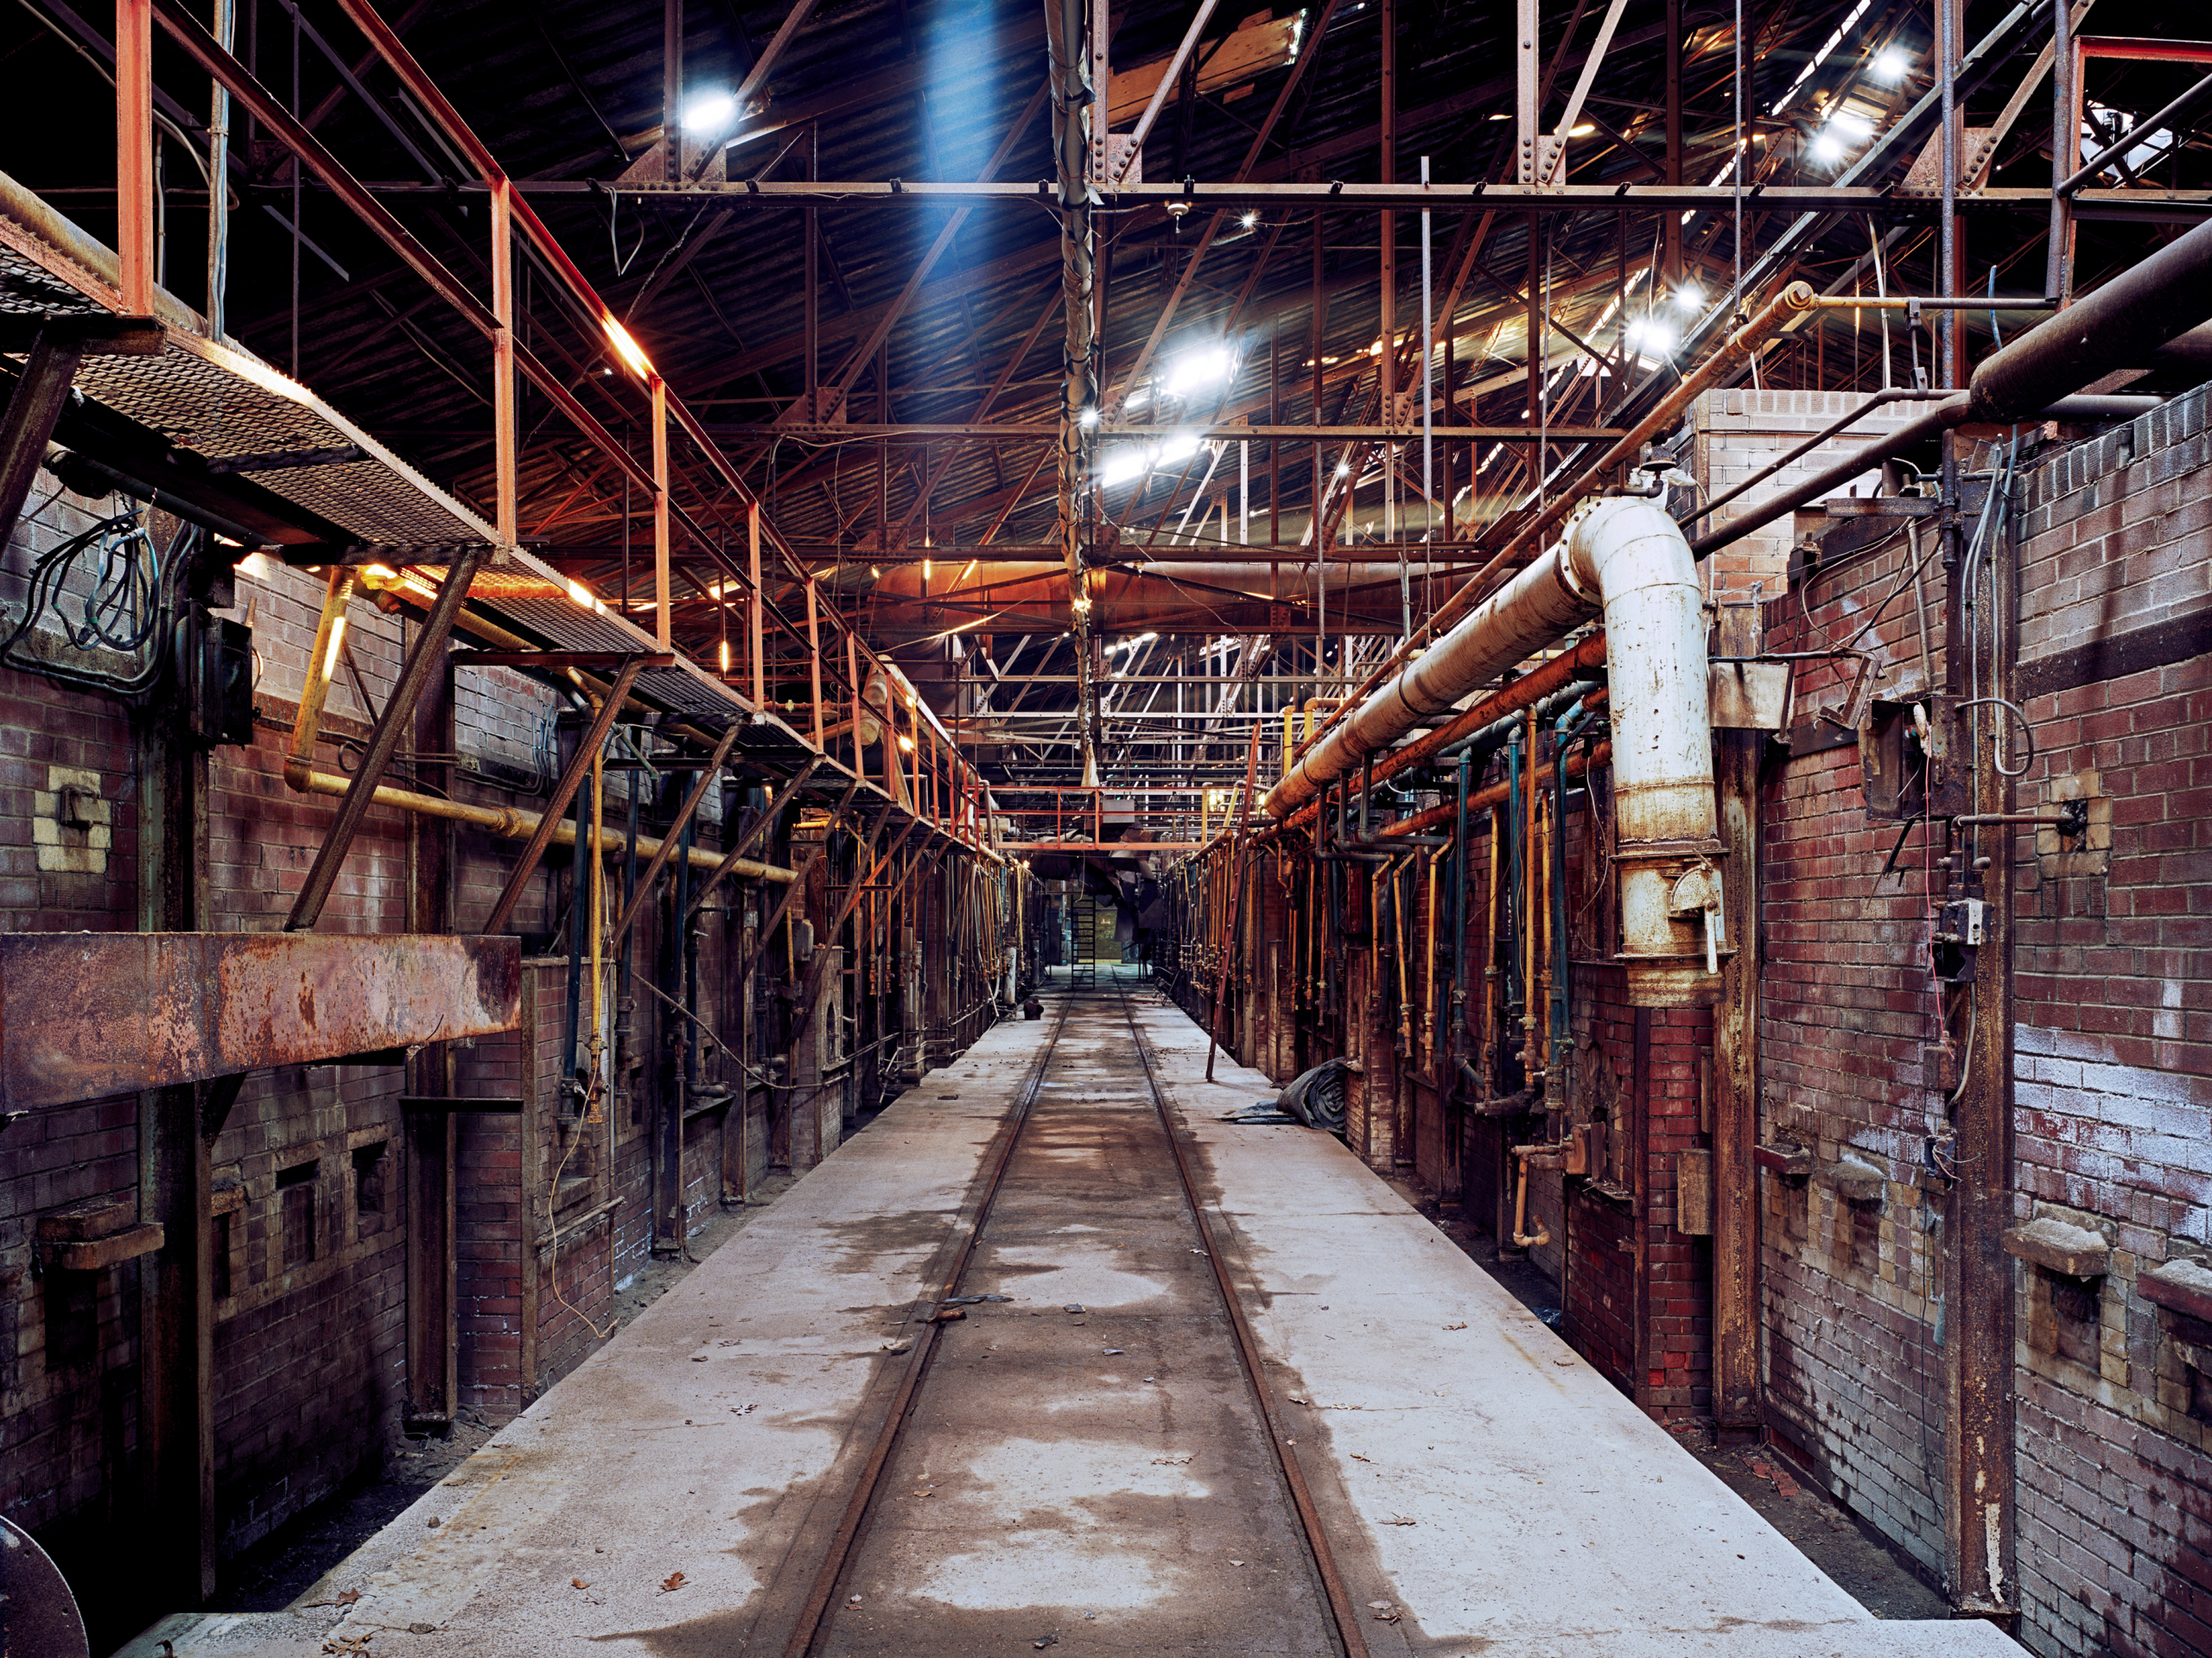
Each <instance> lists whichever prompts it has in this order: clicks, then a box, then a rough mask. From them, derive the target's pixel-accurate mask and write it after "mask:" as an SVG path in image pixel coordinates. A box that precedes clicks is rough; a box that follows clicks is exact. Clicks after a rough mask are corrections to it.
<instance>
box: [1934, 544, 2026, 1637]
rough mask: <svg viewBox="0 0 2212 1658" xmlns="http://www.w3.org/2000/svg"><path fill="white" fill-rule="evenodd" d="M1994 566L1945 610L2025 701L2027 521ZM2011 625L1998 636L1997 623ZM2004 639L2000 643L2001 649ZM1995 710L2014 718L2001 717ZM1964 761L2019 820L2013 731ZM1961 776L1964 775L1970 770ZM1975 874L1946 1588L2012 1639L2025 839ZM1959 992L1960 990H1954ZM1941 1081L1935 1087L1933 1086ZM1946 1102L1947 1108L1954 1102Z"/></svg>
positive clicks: (1954, 595) (1953, 1251)
mask: <svg viewBox="0 0 2212 1658" xmlns="http://www.w3.org/2000/svg"><path fill="white" fill-rule="evenodd" d="M2004 517H2005V524H2006V533H2005V537H2004V539H2003V541H2002V542H2001V543H1999V549H1998V550H1997V551H1996V553H1995V554H1994V555H1993V557H1992V558H1991V560H1990V564H1989V579H1990V580H1991V581H1992V582H1993V585H1994V586H1995V588H1996V592H1995V594H1994V595H1993V599H1994V602H1993V604H1991V605H1988V606H1983V607H1976V609H1975V610H1974V612H1971V613H1969V612H1967V611H1966V610H1965V606H1964V600H1965V598H1966V597H1967V591H1966V582H1965V581H1964V580H1963V578H1962V575H1961V573H1960V572H1959V570H1958V569H1957V568H1956V567H1954V568H1953V569H1951V570H1950V571H1949V572H1948V575H1949V579H1948V581H1947V583H1946V593H1945V601H1946V602H1945V607H1946V609H1947V610H1948V611H1949V613H1950V614H1951V615H1952V616H1955V617H1960V618H1961V624H1960V626H1959V628H1958V629H1957V630H1955V631H1956V632H1966V631H1967V630H1970V629H1979V630H1980V632H1981V638H1980V644H1981V645H1982V646H1983V647H1984V649H1983V652H1982V657H1983V660H1985V661H1986V662H1987V663H1988V664H1989V672H1990V677H1991V680H1992V681H1993V683H1986V684H1985V685H1984V686H1983V687H1982V688H1981V694H1983V695H1987V696H1996V697H2001V698H2005V699H2007V700H2009V701H2011V702H2017V701H2018V684H2017V677H2018V676H2017V673H2016V667H2017V657H2016V655H2015V650H2016V646H2015V643H2014V642H2015V641H2016V640H2017V638H2018V633H2019V629H2018V616H2019V609H2018V607H2019V594H2018V585H2017V577H2016V574H2015V572H2016V570H2017V568H2018V567H2017V564H2016V562H2015V560H2016V556H2017V554H2016V548H2015V543H2014V541H2013V538H2012V533H2011V526H2012V524H2013V523H2014V522H2015V518H2014V514H2013V513H2012V511H2009V510H2007V511H2005V515H2004ZM1998 616H2001V617H2003V618H2004V619H2005V623H2004V626H2003V627H2002V628H2001V629H1993V626H1992V625H1993V621H1994V619H1995V617H1998ZM1993 631H1994V632H1996V633H1997V634H1998V635H1999V637H1997V638H1993V637H1992V632H1993ZM1967 654H1968V652H1967V651H1966V650H1963V649H1957V648H1954V649H1952V650H1951V651H1948V653H1947V656H1946V663H1945V676H1946V680H1947V688H1948V690H1949V692H1950V694H1951V696H1952V697H1958V696H1963V695H1966V694H1967V693H1966V692H1965V690H1964V688H1963V682H1964V680H1965V677H1966V670H1965V665H1964V664H1965V662H1966V659H1967ZM1989 712H2001V710H1991V711H1989ZM1950 717H1955V718H1956V719H1957V721H1958V726H1957V727H1956V728H1955V730H1954V732H1953V734H1952V740H1951V752H1952V753H1954V754H1955V755H1963V754H1967V753H1972V754H1973V756H1974V765H1973V777H1972V783H1971V785H1970V786H1971V788H1972V791H1973V792H1972V799H1973V802H1974V805H1973V809H1972V810H1974V812H1976V813H1987V814H1999V813H2004V812H2009V811H2011V810H2012V784H2011V781H2010V780H2009V779H2008V778H2006V777H2005V775H2004V773H2003V772H2000V771H1999V769H1998V766H1997V760H1998V758H1999V756H1998V753H1997V747H1996V744H1997V740H1998V734H1999V731H2001V730H2002V729H2003V727H2002V726H2001V724H2000V723H1999V721H1997V720H1995V719H1992V718H1989V717H1988V714H1987V713H1984V715H1983V716H1982V717H1981V718H1980V719H1976V718H1974V714H1973V713H1972V712H1971V711H1961V712H1960V713H1958V714H1957V715H1955V716H1950ZM1957 769H1961V770H1962V769H1964V766H1963V765H1962V764H1961V765H1959V766H1958V767H1957ZM1953 834H1954V836H1955V840H1954V848H1955V850H1956V851H1957V852H1958V853H1959V854H1961V858H1960V865H1959V866H1958V867H1961V868H1962V870H1963V872H1964V873H1962V874H1961V875H1960V876H1957V877H1955V883H1956V885H1955V891H1957V892H1958V893H1961V895H1963V896H1965V897H1967V898H1979V899H1981V900H1982V905H1983V907H1982V929H1983V931H1982V943H1981V949H1980V953H1979V959H1978V961H1977V963H1976V969H1977V970H1976V974H1975V977H1974V981H1973V983H1971V984H1970V985H1967V986H1964V987H1960V989H1961V992H1962V993H1963V994H1964V995H1965V997H1966V998H1967V1009H1966V1017H1967V1020H1968V1021H1969V1022H1970V1023H1971V1025H1972V1032H1971V1034H1969V1035H1963V1036H1962V1037H1961V1040H1960V1043H1959V1045H1960V1047H1961V1049H1964V1050H1966V1053H1965V1058H1964V1063H1965V1066H1966V1071H1965V1075H1964V1076H1963V1077H1961V1079H1960V1082H1959V1085H1958V1089H1957V1091H1956V1093H1955V1095H1954V1096H1952V1098H1951V1100H1950V1102H1949V1109H1950V1121H1951V1128H1952V1129H1953V1131H1954V1133H1955V1134H1956V1135H1957V1145H1958V1149H1957V1152H1956V1153H1955V1157H1956V1166H1957V1169H1958V1179H1957V1182H1956V1184H1955V1185H1953V1187H1952V1188H1951V1191H1950V1194H1949V1196H1948V1199H1947V1200H1946V1212H1945V1215H1944V1219H1943V1242H1944V1246H1945V1247H1944V1248H1943V1251H1942V1258H1943V1313H1944V1342H1943V1387H1944V1404H1945V1409H1944V1412H1943V1424H1944V1446H1943V1451H1944V1456H1943V1467H1944V1492H1943V1534H1944V1568H1945V1569H1944V1579H1945V1581H1946V1582H1947V1583H1948V1585H1949V1586H1950V1594H1951V1605H1952V1612H1953V1615H1954V1616H1955V1617H1980V1618H1987V1619H1989V1620H1991V1621H1993V1622H1995V1623H1999V1624H2001V1625H2003V1626H2004V1627H2005V1629H2007V1630H2008V1631H2009V1630H2010V1629H2012V1626H2013V1624H2014V1623H2015V1622H2016V1620H2017V1618H2018V1598H2017V1595H2018V1591H2017V1587H2016V1585H2018V1582H2019V1576H2018V1566H2017V1562H2016V1560H2015V1551H2016V1540H2017V1535H2018V1519H2017V1507H2016V1497H2017V1488H2016V1483H2015V1469H2014V1463H2013V1401H2012V1374H2013V1328H2012V1326H2013V1310H2014V1309H2013V1289H2012V1283H2013V1270H2014V1269H2013V1265H2012V1257H2011V1256H2010V1255H2007V1254H2005V1249H2004V1246H2003V1242H2002V1240H2003V1235H2004V1231H2005V1228H2006V1227H2008V1226H2010V1225H2012V1224H2013V1223H2014V1221H2015V1219H2016V1218H2017V1217H2015V1216H2014V1214H2013V1212H2012V1104H2013V1102H2012V937H2013V887H2012V865H2011V859H2010V857H2009V856H2008V855H2007V854H2008V852H2009V848H2010V847H2011V844H2012V842H2011V836H2012V829H2010V828H1999V829H1995V830H1989V829H1982V830H1979V831H1967V830H1961V829H1954V830H1953ZM1976 852H1983V853H1988V854H1992V856H1993V859H1994V861H1993V866H1992V867H1991V869H1990V871H1989V878H1988V879H1987V880H1984V879H1983V878H1982V876H1981V874H1980V872H1978V871H1976V870H1975V869H1974V854H1975V853H1976ZM1947 988H1948V987H1947ZM1926 1080H1928V1079H1923V1081H1926ZM1936 1098H1937V1099H1938V1100H1939V1101H1940V1100H1941V1098H1942V1096H1941V1095H1940V1094H1938V1095H1937V1096H1936Z"/></svg>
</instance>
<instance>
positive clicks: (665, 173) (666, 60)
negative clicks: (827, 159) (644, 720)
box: [660, 0, 683, 645]
mask: <svg viewBox="0 0 2212 1658" xmlns="http://www.w3.org/2000/svg"><path fill="white" fill-rule="evenodd" d="M660 143H661V176H662V177H663V178H664V179H666V180H667V181H668V182H669V183H671V184H676V183H679V182H681V181H682V180H683V0H661V14H660ZM661 643H662V644H663V645H665V644H667V643H668V641H667V640H666V639H663V640H662V641H661Z"/></svg>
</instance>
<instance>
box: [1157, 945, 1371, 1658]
mask: <svg viewBox="0 0 2212 1658" xmlns="http://www.w3.org/2000/svg"><path fill="white" fill-rule="evenodd" d="M1117 988H1118V987H1117ZM1120 994H1121V998H1122V1017H1123V1018H1124V1019H1126V1020H1128V1026H1129V1039H1130V1041H1131V1044H1132V1045H1133V1046H1134V1047H1135V1051H1136V1056H1137V1063H1138V1064H1141V1065H1142V1066H1143V1067H1144V1082H1145V1088H1146V1089H1147V1091H1148V1092H1149V1093H1150V1094H1151V1096H1152V1104H1153V1109H1154V1110H1155V1111H1157V1112H1158V1113H1159V1114H1160V1127H1161V1128H1163V1129H1164V1130H1165V1131H1166V1135H1167V1147H1168V1149H1169V1150H1170V1151H1172V1152H1173V1153H1174V1154H1175V1173H1176V1177H1177V1178H1179V1179H1180V1180H1181V1181H1182V1183H1183V1199H1184V1201H1185V1203H1187V1204H1190V1206H1191V1219H1192V1223H1194V1224H1195V1225H1196V1226H1197V1227H1198V1241H1199V1242H1201V1243H1203V1244H1205V1251H1206V1261H1207V1264H1208V1265H1210V1266H1211V1267H1212V1268H1213V1279H1214V1284H1215V1286H1217V1288H1218V1289H1219V1290H1220V1292H1221V1301H1222V1305H1223V1306H1224V1308H1225V1309H1226V1310H1227V1312H1228V1313H1229V1322H1230V1327H1231V1328H1232V1329H1234V1330H1235V1331H1236V1353H1237V1357H1238V1358H1239V1359H1240V1360H1241V1361H1242V1362H1243V1367H1244V1379H1245V1381H1246V1382H1248V1383H1249V1384H1250V1387H1251V1389H1252V1399H1253V1402H1254V1403H1255V1405H1257V1406H1258V1407H1259V1411H1260V1420H1261V1421H1262V1423H1264V1424H1265V1425H1266V1427H1267V1430H1268V1443H1269V1444H1270V1445H1273V1446H1274V1453H1275V1465H1276V1466H1277V1467H1279V1468H1280V1469H1281V1471H1282V1478H1283V1483H1284V1484H1285V1485H1286V1486H1287V1487H1288V1488H1289V1490H1290V1500H1291V1502H1292V1503H1293V1505H1294V1507H1295V1508H1296V1509H1297V1510H1298V1522H1299V1525H1300V1527H1301V1528H1303V1530H1304V1531H1305V1534H1306V1547H1307V1548H1308V1549H1309V1550H1310V1551H1311V1552H1312V1553H1313V1570H1314V1573H1315V1575H1317V1576H1318V1577H1319V1579H1321V1587H1322V1590H1323V1591H1324V1592H1325V1594H1326V1595H1327V1596H1328V1599H1329V1611H1330V1614H1331V1615H1332V1617H1334V1618H1335V1619H1336V1624H1337V1636H1338V1640H1340V1641H1341V1642H1343V1643H1344V1655H1345V1658H1368V1652H1367V1637H1366V1636H1364V1635H1363V1634H1362V1633H1361V1631H1360V1627H1359V1611H1358V1609H1357V1607H1355V1606H1354V1605H1353V1604H1352V1600H1351V1591H1348V1590H1347V1589H1346V1588H1345V1587H1344V1579H1343V1577H1342V1576H1341V1575H1340V1574H1339V1573H1338V1571H1337V1561H1336V1555H1335V1553H1334V1552H1333V1551H1332V1549H1331V1548H1330V1547H1329V1539H1328V1534H1327V1533H1326V1531H1325V1529H1324V1528H1323V1527H1322V1524H1321V1515H1320V1511H1319V1509H1316V1508H1315V1507H1314V1503H1313V1492H1312V1491H1311V1490H1309V1489H1308V1488H1307V1486H1306V1472H1305V1470H1304V1469H1303V1468H1301V1467H1300V1465H1299V1461H1298V1454H1297V1440H1296V1436H1295V1435H1294V1434H1293V1433H1291V1432H1290V1431H1289V1429H1288V1428H1287V1426H1286V1425H1285V1424H1284V1422H1283V1420H1282V1416H1281V1412H1280V1411H1279V1410H1278V1409H1277V1407H1276V1405H1275V1397H1274V1390H1273V1389H1272V1388H1269V1387H1268V1375H1267V1369H1266V1367H1265V1366H1264V1365H1263V1364H1262V1362H1261V1358H1260V1344H1259V1341H1258V1338H1257V1337H1255V1336H1254V1335H1253V1333H1252V1324H1251V1321H1250V1320H1249V1318H1246V1317H1245V1314H1244V1304H1243V1300H1242V1299H1239V1297H1238V1295H1237V1293H1236V1284H1235V1283H1234V1282H1233V1281H1232V1280H1230V1276H1229V1264H1228V1262H1226V1261H1224V1260H1223V1259H1222V1255H1221V1250H1220V1248H1218V1247H1217V1245H1216V1244H1215V1242H1214V1236H1213V1228H1212V1226H1211V1224H1210V1223H1208V1222H1207V1220H1206V1211H1205V1205H1204V1204H1201V1203H1200V1202H1199V1201H1198V1182H1197V1181H1196V1180H1195V1179H1193V1178H1192V1174H1191V1159H1190V1156H1189V1154H1188V1153H1186V1152H1185V1150H1184V1147H1183V1133H1182V1130H1181V1129H1180V1128H1179V1126H1178V1125H1177V1123H1176V1121H1175V1119H1174V1117H1173V1115H1172V1114H1171V1113H1170V1112H1169V1111H1168V1109H1167V1098H1166V1095H1164V1094H1162V1093H1161V1092H1160V1078H1159V1075H1158V1073H1157V1072H1156V1071H1155V1070H1154V1068H1153V1063H1152V1045H1151V1044H1150V1043H1149V1042H1147V1041H1146V1040H1145V1034H1144V1031H1143V1028H1142V1027H1141V1026H1139V1025H1138V1023H1137V1020H1136V1014H1135V1013H1134V1012H1133V1011H1132V1010H1131V1008H1130V1007H1129V996H1128V991H1126V990H1123V991H1121V993H1120Z"/></svg>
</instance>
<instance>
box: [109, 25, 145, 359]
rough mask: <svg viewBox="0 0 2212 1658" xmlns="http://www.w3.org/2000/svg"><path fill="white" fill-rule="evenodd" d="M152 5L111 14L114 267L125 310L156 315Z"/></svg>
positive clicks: (137, 313)
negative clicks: (112, 47) (113, 74)
mask: <svg viewBox="0 0 2212 1658" xmlns="http://www.w3.org/2000/svg"><path fill="white" fill-rule="evenodd" d="M153 29H154V8H153V0H117V5H116V13H115V211H116V219H117V225H116V245H115V251H116V263H117V264H118V268H119V271H120V275H121V277H122V282H121V287H122V290H123V308H124V311H125V312H126V313H128V314H130V315H132V316H150V315H152V314H153V310H154V40H153Z"/></svg>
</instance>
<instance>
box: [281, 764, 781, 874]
mask: <svg viewBox="0 0 2212 1658" xmlns="http://www.w3.org/2000/svg"><path fill="white" fill-rule="evenodd" d="M285 780H286V781H287V782H290V781H291V780H292V779H291V774H290V772H289V770H288V772H287V775H286V779H285ZM293 786H294V787H295V788H299V789H301V790H302V792H304V793H307V794H318V795H343V794H344V793H345V792H346V790H347V789H349V788H351V787H352V786H353V779H352V778H342V777H334V776H333V775H332V774H331V773H329V772H306V773H305V774H304V782H303V784H302V783H295V784H294V785H293ZM372 804H376V805H378V806H385V807H390V808H391V809H392V810H397V811H407V812H414V813H416V814H417V815H418V816H423V817H442V818H443V819H445V820H446V821H447V822H448V823H467V824H471V825H473V826H474V827H475V828H477V829H488V830H490V831H491V832H492V833H493V835H499V837H500V838H501V839H503V840H508V841H526V840H528V839H529V838H530V837H531V835H533V834H535V833H536V832H537V825H538V822H539V815H538V814H537V813H536V812H526V811H523V810H518V808H515V807H512V806H471V805H469V804H467V803H465V802H463V801H459V800H441V799H439V798H438V797H436V796H435V795H426V794H418V793H416V791H414V790H412V789H394V788H392V787H391V786H389V785H381V784H380V785H378V788H377V791H376V793H375V795H374V796H373V797H372ZM575 843H576V828H575V824H574V823H570V822H569V821H568V820H567V819H565V818H563V820H562V821H561V822H560V823H557V824H556V825H555V826H554V829H553V844H554V845H555V846H569V847H572V846H574V845H575ZM628 844H629V839H628V836H627V835H625V834H617V833H616V832H615V831H614V830H613V829H601V830H600V831H599V852H600V855H601V857H606V856H607V855H608V854H611V853H616V852H620V851H622V850H623V849H624V848H626V847H627V846H628ZM660 847H661V843H660V842H659V841H658V839H657V838H656V837H654V836H652V835H639V837H638V850H639V852H641V853H643V854H645V855H646V856H648V857H651V856H652V855H653V854H655V853H658V851H659V850H660ZM721 861H722V854H721V853H719V852H713V851H709V850H708V849H706V848H701V847H694V848H691V867H693V868H694V869H718V868H720V867H721ZM730 873H731V874H733V875H735V876H737V877H738V878H739V879H740V880H765V881H772V882H773V883H775V884H776V885H777V886H788V885H790V884H791V882H792V881H795V880H798V871H797V870H795V869H785V868H784V867H782V866H781V865H779V864H772V863H760V862H759V861H755V860H753V859H752V858H740V859H739V860H738V861H736V863H734V864H733V865H732V866H731V867H730Z"/></svg>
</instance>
